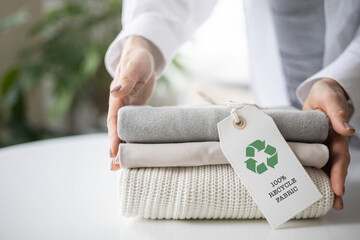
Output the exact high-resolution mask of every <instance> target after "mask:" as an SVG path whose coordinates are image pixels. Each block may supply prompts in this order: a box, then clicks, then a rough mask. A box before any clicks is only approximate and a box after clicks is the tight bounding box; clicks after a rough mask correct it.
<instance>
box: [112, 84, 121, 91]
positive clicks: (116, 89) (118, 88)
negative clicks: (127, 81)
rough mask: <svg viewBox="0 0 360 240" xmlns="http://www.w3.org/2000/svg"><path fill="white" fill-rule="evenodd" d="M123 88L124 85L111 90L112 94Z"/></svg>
mask: <svg viewBox="0 0 360 240" xmlns="http://www.w3.org/2000/svg"><path fill="white" fill-rule="evenodd" d="M121 87H122V85H118V86H116V87H114V88H113V89H112V90H111V92H114V91H119V90H120V88H121Z"/></svg>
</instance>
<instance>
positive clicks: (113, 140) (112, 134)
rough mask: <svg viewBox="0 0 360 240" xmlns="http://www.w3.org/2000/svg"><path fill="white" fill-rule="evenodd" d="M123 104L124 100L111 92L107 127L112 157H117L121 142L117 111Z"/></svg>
mask: <svg viewBox="0 0 360 240" xmlns="http://www.w3.org/2000/svg"><path fill="white" fill-rule="evenodd" d="M122 106H123V104H122V101H120V100H119V99H117V98H114V97H113V96H112V95H111V94H110V96H109V111H108V117H107V127H108V134H109V138H110V157H111V158H115V156H116V154H117V152H118V148H119V144H120V141H121V140H120V138H119V137H118V134H117V112H118V110H119V109H120V108H121V107H122Z"/></svg>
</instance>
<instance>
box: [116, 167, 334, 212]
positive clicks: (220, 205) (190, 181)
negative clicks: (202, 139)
mask: <svg viewBox="0 0 360 240" xmlns="http://www.w3.org/2000/svg"><path fill="white" fill-rule="evenodd" d="M305 169H306V171H307V173H308V174H309V176H310V177H311V179H312V180H313V181H314V183H315V185H316V186H317V188H318V189H319V191H320V192H321V194H322V195H323V198H322V199H320V200H319V201H317V202H316V203H314V204H312V205H311V206H309V207H308V208H307V209H305V210H304V211H302V212H301V213H299V214H297V215H296V216H295V217H294V218H296V219H299V218H314V217H320V216H322V215H324V214H326V213H327V212H328V211H329V210H330V209H331V207H332V204H333V200H334V193H333V192H332V190H331V186H330V180H329V178H328V176H327V175H326V174H325V173H324V172H323V171H322V170H319V169H315V168H311V167H305ZM119 187H120V211H121V214H122V215H123V216H128V217H131V216H133V217H144V218H152V219H190V218H193V219H211V218H213V219H251V218H263V214H262V213H261V211H260V210H259V208H258V207H257V205H256V204H255V202H254V201H253V199H252V197H251V196H250V195H249V193H248V191H247V190H246V188H245V187H244V186H243V185H242V183H241V181H240V179H239V177H238V176H237V175H236V173H235V172H234V170H233V169H232V167H231V166H230V165H208V166H200V167H172V168H171V167H168V168H164V167H162V168H137V169H121V170H120V185H119Z"/></svg>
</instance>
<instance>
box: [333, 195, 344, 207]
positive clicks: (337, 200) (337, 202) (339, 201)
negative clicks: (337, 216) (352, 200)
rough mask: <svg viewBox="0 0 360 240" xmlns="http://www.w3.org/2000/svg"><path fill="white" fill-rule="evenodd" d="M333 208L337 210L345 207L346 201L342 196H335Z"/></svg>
mask: <svg viewBox="0 0 360 240" xmlns="http://www.w3.org/2000/svg"><path fill="white" fill-rule="evenodd" d="M333 208H334V209H335V210H341V209H343V208H344V203H343V200H342V197H340V196H335V197H334V203H333Z"/></svg>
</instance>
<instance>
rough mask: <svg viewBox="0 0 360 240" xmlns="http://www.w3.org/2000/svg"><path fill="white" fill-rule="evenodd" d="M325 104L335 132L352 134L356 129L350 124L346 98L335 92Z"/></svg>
mask: <svg viewBox="0 0 360 240" xmlns="http://www.w3.org/2000/svg"><path fill="white" fill-rule="evenodd" d="M326 102H327V104H326V105H325V106H324V108H325V109H324V110H325V113H326V115H327V116H328V117H329V120H330V122H331V126H332V127H333V128H334V130H335V132H337V133H338V134H340V135H343V136H351V135H353V134H354V133H355V129H354V128H353V127H352V126H351V125H350V124H349V119H348V111H347V102H346V100H345V98H342V97H339V95H336V94H333V95H331V96H330V97H329V101H326Z"/></svg>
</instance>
